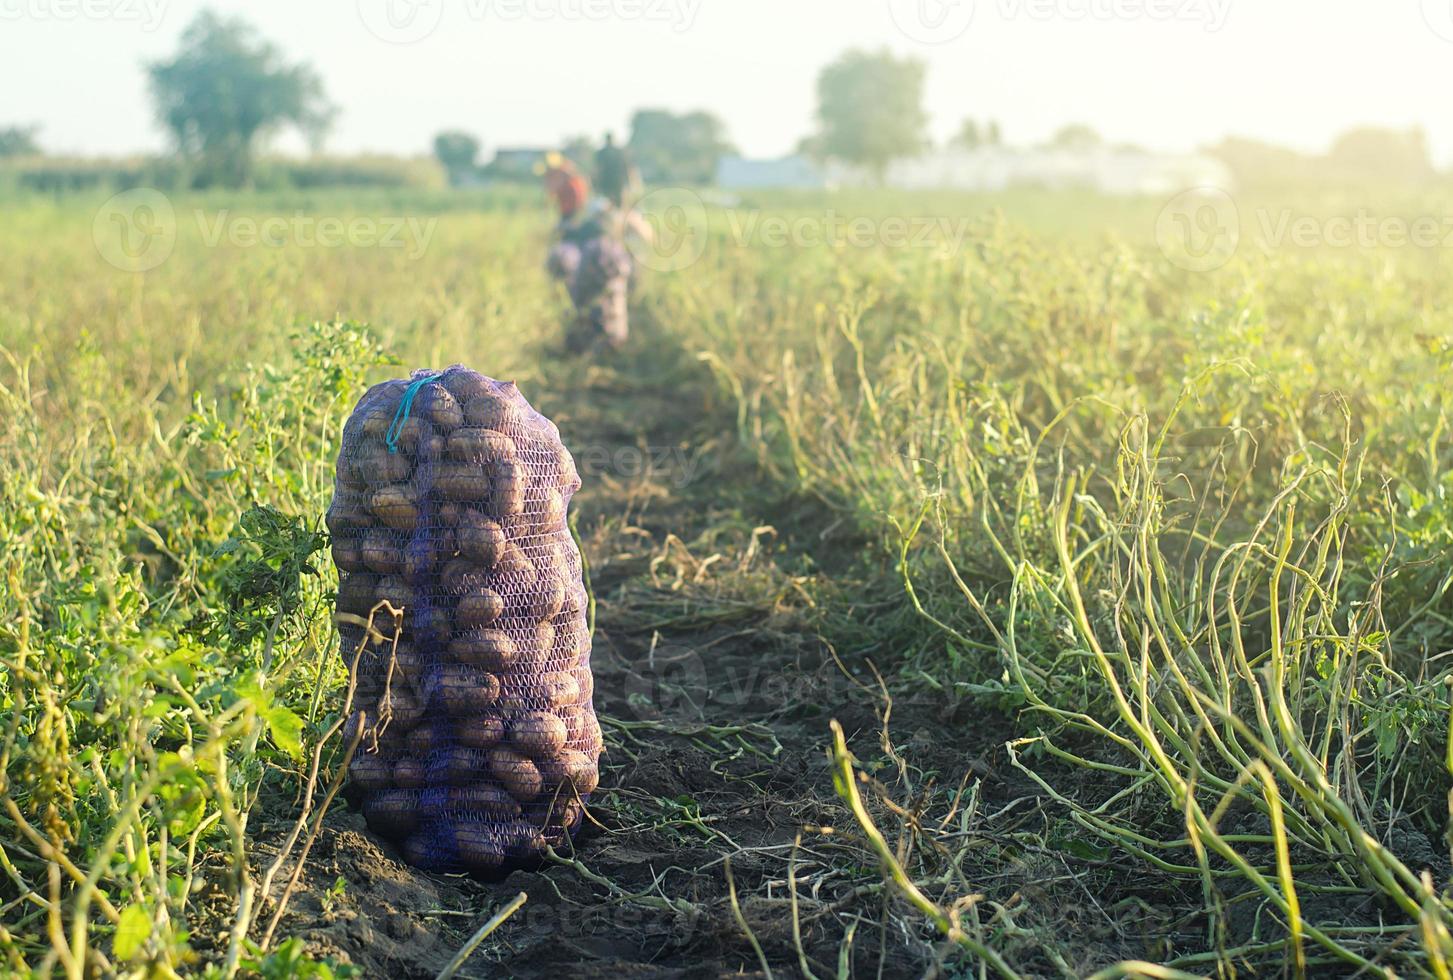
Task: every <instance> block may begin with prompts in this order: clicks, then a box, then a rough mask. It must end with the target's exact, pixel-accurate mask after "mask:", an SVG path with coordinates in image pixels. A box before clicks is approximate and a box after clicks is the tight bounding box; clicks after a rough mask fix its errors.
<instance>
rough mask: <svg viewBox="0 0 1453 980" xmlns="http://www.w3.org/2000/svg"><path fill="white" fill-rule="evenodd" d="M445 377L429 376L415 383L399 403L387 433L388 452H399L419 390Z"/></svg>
mask: <svg viewBox="0 0 1453 980" xmlns="http://www.w3.org/2000/svg"><path fill="white" fill-rule="evenodd" d="M442 377H444V375H442V374H429V375H425V376H424V377H422V378H419V379H417V380H415V381H414V383H413V384H411V385H409V387H408V390H407V391H405V392H404V400H403V401H401V402H399V409H398V411H397V412H394V420H393V422H391V423H389V427H388V432H387V433H385V435H384V437H383V441H384V442H385V443H386V444H387V445H388V451H389V452H391V453H396V452H398V451H399V435H400V434H402V432H403V431H404V423H405V422H407V421H408V420H409V412H410V410H411V409H413V407H414V397H415V396H416V395H418V393H419V389H420V388H422V387H424V385H426V384H428V383H429V382H431V381H437V380H439V379H440V378H442Z"/></svg>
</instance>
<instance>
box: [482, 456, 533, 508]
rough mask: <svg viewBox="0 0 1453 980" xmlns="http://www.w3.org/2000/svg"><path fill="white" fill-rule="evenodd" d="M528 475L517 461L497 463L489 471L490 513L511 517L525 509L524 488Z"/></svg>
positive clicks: (527, 481)
mask: <svg viewBox="0 0 1453 980" xmlns="http://www.w3.org/2000/svg"><path fill="white" fill-rule="evenodd" d="M528 483H529V477H528V475H527V474H526V473H525V467H524V465H523V464H521V463H519V462H518V461H506V462H502V463H498V464H496V465H495V466H494V468H493V470H492V471H491V472H490V496H489V507H490V513H492V514H494V516H496V517H512V516H514V515H515V514H520V513H523V512H524V510H525V488H526V486H527V485H528Z"/></svg>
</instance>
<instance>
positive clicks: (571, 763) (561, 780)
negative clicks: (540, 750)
mask: <svg viewBox="0 0 1453 980" xmlns="http://www.w3.org/2000/svg"><path fill="white" fill-rule="evenodd" d="M542 765H545V764H542ZM548 772H549V774H550V775H551V776H558V778H557V779H556V780H555V782H556V783H557V785H560V786H562V787H564V788H565V790H566V791H568V790H571V789H573V790H574V791H575V793H577V794H579V795H580V796H581V797H586V796H589V795H590V794H591V793H593V792H595V790H596V787H598V786H599V785H600V767H599V766H598V765H597V764H596V761H595V759H594V757H592V756H590V755H587V754H586V753H584V752H581V751H578V750H576V749H565V750H564V751H563V752H561V753H559V754H558V755H556V756H553V757H551V759H550V761H549V763H548ZM561 795H562V796H563V795H565V793H564V792H562V794H561Z"/></svg>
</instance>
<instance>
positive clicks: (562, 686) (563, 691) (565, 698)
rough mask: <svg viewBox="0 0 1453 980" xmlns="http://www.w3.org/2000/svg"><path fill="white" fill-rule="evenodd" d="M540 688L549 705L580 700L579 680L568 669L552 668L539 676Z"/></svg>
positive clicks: (562, 704) (560, 704)
mask: <svg viewBox="0 0 1453 980" xmlns="http://www.w3.org/2000/svg"><path fill="white" fill-rule="evenodd" d="M540 688H541V691H542V692H543V693H544V695H545V700H546V703H547V704H549V705H550V707H552V708H554V707H563V706H568V705H573V704H576V703H577V702H579V700H580V682H579V681H577V680H576V679H575V675H574V674H572V673H570V671H568V670H552V671H550V672H549V673H548V674H546V675H544V676H543V677H541V678H540Z"/></svg>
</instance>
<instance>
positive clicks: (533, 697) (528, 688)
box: [495, 670, 550, 718]
mask: <svg viewBox="0 0 1453 980" xmlns="http://www.w3.org/2000/svg"><path fill="white" fill-rule="evenodd" d="M548 707H550V701H549V697H548V695H547V694H546V689H545V685H544V684H543V683H542V682H541V681H540V680H539V678H538V677H536V676H535V675H534V672H533V671H532V670H517V671H515V672H513V673H509V674H505V675H503V676H502V677H501V678H500V692H499V700H498V701H497V702H496V703H495V710H496V711H498V712H499V713H500V714H501V715H502V716H504V717H506V718H513V717H514V716H515V715H520V714H524V713H525V712H527V711H540V710H543V709H545V708H548Z"/></svg>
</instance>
